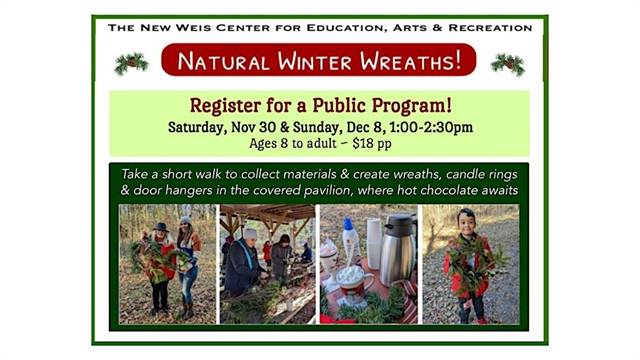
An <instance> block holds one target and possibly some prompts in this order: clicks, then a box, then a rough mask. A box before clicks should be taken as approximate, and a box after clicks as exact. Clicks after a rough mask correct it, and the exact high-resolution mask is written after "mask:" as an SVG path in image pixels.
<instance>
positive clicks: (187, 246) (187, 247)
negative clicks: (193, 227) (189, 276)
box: [179, 232, 202, 272]
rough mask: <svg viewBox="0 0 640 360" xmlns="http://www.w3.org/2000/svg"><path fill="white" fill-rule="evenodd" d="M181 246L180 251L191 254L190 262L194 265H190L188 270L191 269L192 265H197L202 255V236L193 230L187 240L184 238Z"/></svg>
mask: <svg viewBox="0 0 640 360" xmlns="http://www.w3.org/2000/svg"><path fill="white" fill-rule="evenodd" d="M179 246H180V251H182V252H183V253H185V254H187V255H188V256H189V262H190V263H191V265H192V266H189V268H188V269H186V270H189V269H191V267H193V266H196V265H197V262H198V258H199V257H200V251H201V249H202V240H200V236H199V235H198V234H197V233H195V232H193V233H191V236H189V238H188V239H186V241H185V240H182V241H181V242H180V245H179ZM185 272H186V271H185Z"/></svg>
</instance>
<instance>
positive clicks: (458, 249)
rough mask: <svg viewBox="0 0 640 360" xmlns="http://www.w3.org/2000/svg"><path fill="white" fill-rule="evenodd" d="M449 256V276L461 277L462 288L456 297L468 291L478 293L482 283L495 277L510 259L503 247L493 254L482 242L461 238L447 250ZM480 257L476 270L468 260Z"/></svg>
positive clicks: (476, 239) (475, 239)
mask: <svg viewBox="0 0 640 360" xmlns="http://www.w3.org/2000/svg"><path fill="white" fill-rule="evenodd" d="M447 252H448V254H449V276H453V275H454V274H460V275H461V278H462V280H461V282H460V288H459V289H458V291H456V295H461V294H463V293H465V292H467V291H469V292H477V291H478V289H479V288H480V284H481V283H482V281H483V280H484V279H486V278H488V277H493V276H495V275H496V274H497V273H498V271H499V269H500V268H502V267H503V266H505V265H506V264H507V262H508V261H509V259H508V258H507V257H506V256H505V255H504V252H503V250H502V247H498V249H497V251H495V252H494V253H491V252H490V251H489V250H487V249H485V248H484V247H483V246H482V240H480V239H478V238H474V239H471V240H467V239H465V238H464V237H462V236H459V237H458V239H456V240H455V241H454V242H453V244H451V245H450V246H449V248H448V249H447ZM475 254H480V256H479V257H478V266H477V267H476V268H475V269H474V268H473V267H472V266H470V265H469V263H468V261H467V260H468V259H470V258H473V257H474V256H475Z"/></svg>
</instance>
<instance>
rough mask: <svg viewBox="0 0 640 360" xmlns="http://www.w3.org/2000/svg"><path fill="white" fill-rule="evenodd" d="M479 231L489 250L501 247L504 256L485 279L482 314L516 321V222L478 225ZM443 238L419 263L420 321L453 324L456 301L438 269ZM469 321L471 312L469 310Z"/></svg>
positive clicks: (495, 319) (496, 320)
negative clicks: (501, 263)
mask: <svg viewBox="0 0 640 360" xmlns="http://www.w3.org/2000/svg"><path fill="white" fill-rule="evenodd" d="M477 232H478V233H479V234H486V235H487V236H488V237H489V244H490V246H491V248H492V250H494V251H496V249H498V248H499V247H502V250H503V251H504V255H505V256H506V257H507V258H508V261H507V264H506V266H505V267H504V268H502V269H500V271H498V274H497V275H496V276H495V277H493V278H491V279H490V280H489V289H488V290H487V292H486V293H485V294H484V307H485V317H486V319H487V321H488V322H489V323H494V324H517V323H519V321H520V308H519V307H520V278H519V274H520V271H519V256H520V251H519V242H520V236H519V223H518V220H514V219H508V220H501V221H496V222H493V223H490V224H486V225H479V226H478V228H477ZM444 241H446V239H442V240H441V243H440V244H438V245H437V246H435V247H434V248H435V250H434V251H433V252H432V253H431V254H428V255H426V256H425V257H424V263H423V269H422V270H423V289H424V290H423V308H424V311H423V323H425V324H455V323H458V322H459V321H460V318H459V316H458V301H457V298H456V297H455V295H454V294H453V293H452V292H451V288H450V286H451V280H450V279H449V278H448V277H447V276H446V275H445V273H444V272H443V270H442V265H443V261H444V255H445V249H446V247H445V246H444V244H445V243H443V242H444ZM470 320H471V321H475V314H474V313H473V311H472V312H471V317H470Z"/></svg>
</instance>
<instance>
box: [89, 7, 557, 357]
mask: <svg viewBox="0 0 640 360" xmlns="http://www.w3.org/2000/svg"><path fill="white" fill-rule="evenodd" d="M548 39H549V31H548V17H547V16H546V15H427V14H424V15H251V16H249V15H93V16H92V79H91V86H92V174H91V181H92V239H91V241H92V261H91V263H92V268H91V277H92V293H91V302H92V304H91V305H92V323H91V325H92V339H91V341H92V344H93V345H127V344H132V345H211V346H215V345H274V344H279V345H547V344H548V328H549V319H548V317H549V316H548V278H549V272H548V256H549V253H548V188H547V187H548V170H547V169H548V156H549V154H548V84H549V79H548V50H547V49H548ZM248 338H251V339H252V341H251V342H250V343H249V342H247V341H246V340H245V339H248Z"/></svg>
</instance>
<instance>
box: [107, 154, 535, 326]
mask: <svg viewBox="0 0 640 360" xmlns="http://www.w3.org/2000/svg"><path fill="white" fill-rule="evenodd" d="M155 164H158V163H155V162H153V163H151V162H134V163H131V162H118V163H110V164H109V188H110V190H109V239H110V242H109V331H113V332H128V331H197V332H225V331H266V332H283V331H303V332H326V331H340V332H354V331H366V332H379V331H402V332H432V331H443V332H464V331H473V332H486V331H489V332H504V331H514V332H516V331H518V332H525V331H528V330H529V244H530V243H529V202H528V200H529V189H528V188H523V189H522V191H521V192H520V194H519V195H518V198H517V201H513V202H512V201H511V199H509V200H508V201H507V202H504V201H497V202H496V201H482V200H478V199H468V202H467V203H469V204H516V205H518V206H519V216H518V218H519V233H520V238H519V244H518V247H519V249H520V251H519V274H518V275H519V282H520V283H519V284H520V286H519V299H520V304H519V314H520V317H519V322H518V323H517V324H504V325H496V324H491V325H485V326H480V327H479V326H477V325H460V324H376V325H367V324H355V325H335V326H327V325H324V326H317V325H303V324H283V325H273V324H121V323H120V322H119V320H120V319H119V314H120V312H119V304H120V285H119V284H120V276H119V259H120V257H121V256H122V254H121V248H120V246H121V244H120V242H119V241H118V239H119V230H118V229H119V207H120V205H122V204H129V202H126V201H124V202H123V200H125V198H122V197H119V196H118V195H119V192H120V189H121V186H122V184H121V183H120V179H119V174H121V168H122V167H129V168H143V169H144V167H145V166H148V165H151V166H154V165H155ZM207 164H209V163H202V162H189V163H175V162H168V163H162V165H163V166H164V167H165V168H167V167H168V168H173V169H176V168H179V167H180V166H182V167H188V168H193V169H198V168H199V167H200V168H202V165H207ZM245 164H250V165H253V163H237V162H231V163H224V165H223V166H226V168H224V169H223V170H222V171H225V169H228V168H229V167H233V168H235V169H239V170H240V169H242V166H243V165H245ZM347 164H348V166H349V167H353V168H354V169H360V170H361V169H363V168H362V166H371V165H375V166H377V168H381V167H384V166H388V167H393V166H396V165H407V166H411V165H428V166H429V168H432V166H433V165H442V166H445V167H446V166H449V167H451V166H454V167H456V168H458V167H461V168H469V167H473V166H478V165H477V164H478V163H415V162H401V163H388V162H381V163H336V162H332V163H327V162H319V163H313V165H314V168H315V166H316V165H317V166H320V167H325V168H326V167H333V165H338V166H347ZM304 165H305V163H300V162H291V163H273V162H269V163H265V162H262V163H260V166H261V167H263V168H266V169H273V168H275V167H278V168H282V167H284V169H283V170H291V169H293V168H297V167H299V166H304ZM501 165H511V166H514V167H512V168H510V169H513V170H518V171H519V174H520V176H519V177H518V180H520V181H521V184H522V183H524V184H528V183H529V178H530V177H529V163H506V162H501V163H490V162H487V163H482V166H483V168H484V169H488V168H494V167H500V166H501ZM435 169H436V170H438V169H440V167H435ZM393 170H396V168H393ZM521 186H522V185H521ZM414 199H415V198H414ZM336 200H337V199H335V198H329V199H328V201H326V202H324V201H322V202H321V201H318V200H317V199H313V200H312V202H313V203H315V204H317V205H320V206H323V205H329V204H334V203H335V201H336ZM360 200H361V199H358V200H357V201H356V202H353V201H349V202H348V203H349V204H360V203H362V204H364V203H368V204H370V203H376V202H375V200H371V201H368V200H364V201H360ZM403 200H404V199H403ZM514 200H515V199H514ZM154 201H155V203H158V204H173V203H175V201H167V199H154ZM265 201H267V202H268V201H269V200H265ZM195 202H199V201H197V200H195ZM136 203H140V202H136ZM142 203H145V202H144V201H142ZM224 203H240V204H244V203H246V200H244V199H225V200H224ZM293 203H296V200H295V199H294V200H293ZM394 203H396V202H395V201H394ZM399 203H402V204H412V205H416V206H422V205H424V204H423V203H414V202H412V201H411V200H410V201H400V202H399ZM440 203H442V204H444V203H447V202H440ZM454 203H457V202H454Z"/></svg>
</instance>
